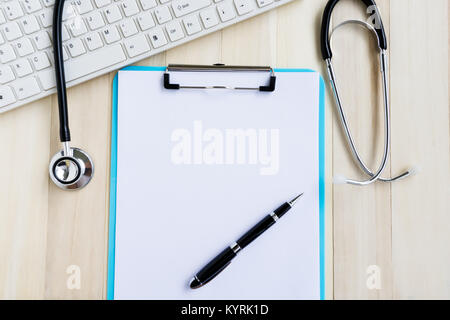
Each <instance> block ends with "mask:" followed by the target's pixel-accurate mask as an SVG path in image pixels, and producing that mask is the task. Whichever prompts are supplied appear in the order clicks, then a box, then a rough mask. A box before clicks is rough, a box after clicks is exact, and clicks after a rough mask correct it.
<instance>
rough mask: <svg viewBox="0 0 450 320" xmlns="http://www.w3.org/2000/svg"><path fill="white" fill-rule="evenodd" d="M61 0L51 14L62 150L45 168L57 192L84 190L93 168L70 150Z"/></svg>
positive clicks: (85, 157)
mask: <svg viewBox="0 0 450 320" xmlns="http://www.w3.org/2000/svg"><path fill="white" fill-rule="evenodd" d="M64 2H65V1H64V0H60V1H56V3H55V8H54V13H53V51H54V57H55V78H56V88H57V90H58V110H59V137H60V140H61V143H62V145H63V149H62V150H61V151H59V152H58V153H57V154H55V155H54V156H53V158H52V159H51V161H50V165H49V173H50V178H51V179H52V181H53V182H54V183H55V184H56V185H57V186H58V187H60V188H61V189H64V190H76V189H81V188H83V187H84V186H86V185H87V184H88V183H89V181H91V179H92V176H93V174H94V164H93V162H92V159H91V158H90V157H89V155H88V154H87V153H86V152H84V151H83V150H81V149H78V148H73V147H70V144H69V143H70V130H69V115H68V110H67V92H66V77H65V72H64V59H63V49H62V15H63V9H64Z"/></svg>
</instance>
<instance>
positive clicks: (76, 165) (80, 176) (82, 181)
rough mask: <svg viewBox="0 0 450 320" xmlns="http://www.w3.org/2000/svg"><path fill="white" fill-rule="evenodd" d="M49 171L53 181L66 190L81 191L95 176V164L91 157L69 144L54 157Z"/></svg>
mask: <svg viewBox="0 0 450 320" xmlns="http://www.w3.org/2000/svg"><path fill="white" fill-rule="evenodd" d="M48 169H49V173H50V178H51V179H52V181H53V182H54V183H55V184H56V185H57V186H58V187H59V188H61V189H64V190H77V189H81V188H83V187H85V186H86V185H87V184H88V183H89V181H91V179H92V176H93V175H94V163H93V162H92V159H91V158H90V157H89V155H88V154H87V153H86V152H84V151H83V150H81V149H78V148H70V147H69V146H68V145H67V144H65V145H64V149H63V150H61V151H59V152H58V153H57V154H55V155H54V156H53V158H52V160H51V161H50V165H49V168H48Z"/></svg>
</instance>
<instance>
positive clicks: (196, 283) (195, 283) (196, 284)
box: [189, 278, 202, 289]
mask: <svg viewBox="0 0 450 320" xmlns="http://www.w3.org/2000/svg"><path fill="white" fill-rule="evenodd" d="M201 286H202V284H201V283H200V281H198V280H197V278H193V279H192V280H191V284H190V285H189V287H190V288H191V289H197V288H200V287H201Z"/></svg>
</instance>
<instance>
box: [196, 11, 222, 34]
mask: <svg viewBox="0 0 450 320" xmlns="http://www.w3.org/2000/svg"><path fill="white" fill-rule="evenodd" d="M200 18H201V19H202V21H203V25H204V26H205V28H206V29H208V28H211V27H214V26H215V25H217V24H218V23H219V19H218V18H217V14H216V9H215V8H214V7H213V8H208V9H206V10H203V11H202V12H200Z"/></svg>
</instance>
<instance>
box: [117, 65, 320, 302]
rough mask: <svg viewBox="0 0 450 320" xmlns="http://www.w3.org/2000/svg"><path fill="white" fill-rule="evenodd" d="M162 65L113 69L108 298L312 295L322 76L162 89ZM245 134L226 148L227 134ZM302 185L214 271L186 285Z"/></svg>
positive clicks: (315, 290)
mask: <svg viewBox="0 0 450 320" xmlns="http://www.w3.org/2000/svg"><path fill="white" fill-rule="evenodd" d="M162 76H163V73H162V72H160V71H126V70H125V71H120V72H119V79H118V154H117V202H116V205H117V206H116V239H115V241H116V242H115V248H116V251H115V279H114V298H115V299H319V298H320V255H319V251H320V247H319V238H320V233H319V75H318V74H317V73H314V72H280V73H277V74H276V76H277V86H276V91H275V92H273V93H262V92H256V91H250V92H248V91H229V90H166V89H164V88H163V86H162ZM171 81H172V82H174V83H181V84H185V85H188V84H189V85H195V84H197V85H217V84H222V85H242V86H255V85H256V86H259V85H261V84H265V83H267V81H268V74H267V73H216V72H212V73H182V72H176V73H171ZM239 130H242V131H239ZM255 132H256V140H255V135H254V134H255ZM227 133H228V134H229V136H227ZM242 133H244V134H248V136H245V137H246V140H244V142H245V143H241V144H238V142H236V139H235V140H234V145H235V146H238V145H239V146H240V147H242V149H241V150H240V151H239V150H237V149H238V148H237V147H236V148H235V149H234V155H233V154H232V152H231V151H230V150H232V149H231V147H230V146H232V145H233V142H230V141H231V140H232V139H231V138H230V137H231V136H233V137H236V134H238V136H239V134H242ZM264 133H266V134H264ZM277 134H278V137H277ZM189 135H190V144H189V142H188V140H189V139H188V137H189ZM264 137H266V138H264ZM227 138H229V139H228V140H229V141H228V142H227ZM271 139H273V141H275V142H274V143H270V142H271ZM255 141H257V142H256V143H255ZM273 141H272V142H273ZM276 141H278V142H276ZM181 142H182V143H181ZM227 143H229V145H228V146H229V148H228V149H227ZM264 146H265V147H264ZM252 148H253V149H252ZM255 149H256V151H255ZM264 149H268V150H264ZM271 152H272V155H271V158H272V159H271V160H270V159H269V157H267V154H270V153H271ZM225 153H226V154H225ZM238 156H239V157H240V158H239V159H237V158H238ZM233 159H234V160H233ZM276 162H278V164H277V163H276ZM301 192H304V196H303V198H302V199H301V200H300V201H299V202H298V203H297V204H296V205H295V206H294V208H293V209H292V210H291V211H289V212H288V213H287V214H286V215H285V216H284V217H283V218H281V219H280V220H278V222H277V223H276V224H275V225H274V226H273V227H272V228H271V229H269V230H268V231H267V232H266V233H264V234H263V235H262V236H261V237H260V238H258V239H257V240H255V241H254V242H253V243H252V244H251V245H249V246H248V247H247V248H245V249H244V250H242V251H241V252H240V253H239V254H238V256H237V257H236V258H235V259H234V261H233V262H232V263H231V265H230V266H229V267H228V268H226V269H225V270H224V271H223V272H222V273H221V274H220V275H219V276H218V277H216V278H215V279H214V280H212V281H211V282H210V283H208V284H207V285H205V286H204V287H202V288H200V289H197V290H191V289H190V288H189V282H190V280H191V279H192V277H193V275H194V274H195V273H196V272H197V271H199V270H200V269H201V268H202V267H203V266H204V265H205V264H206V263H207V262H209V260H211V259H212V258H214V257H215V256H216V255H217V254H218V253H219V252H221V251H222V250H223V249H225V248H226V247H227V246H229V245H230V244H231V243H233V242H234V241H236V240H237V239H238V238H239V237H240V236H241V235H242V234H243V233H245V232H246V231H247V230H248V229H249V228H251V227H252V226H253V225H254V224H255V223H257V222H258V221H259V220H260V219H262V218H263V217H264V216H265V215H267V214H269V213H270V212H272V211H273V210H274V209H276V208H277V207H278V206H279V205H281V204H282V203H284V202H286V201H287V200H290V199H292V198H293V197H295V196H296V195H298V194H299V193H301Z"/></svg>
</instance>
